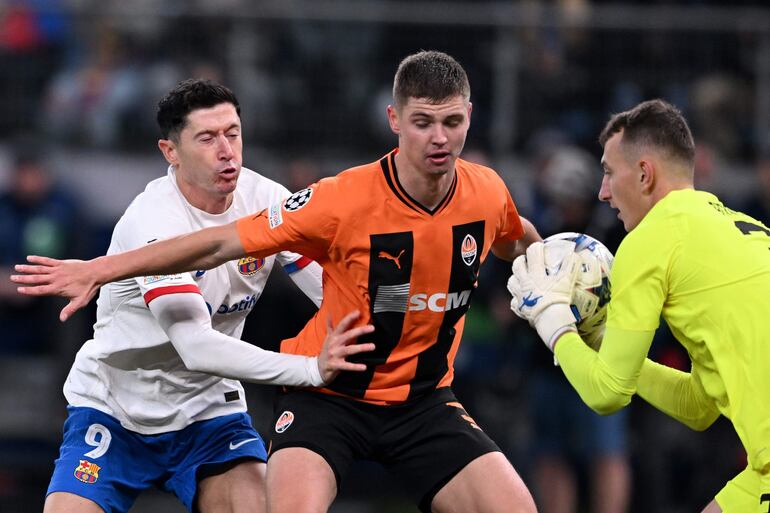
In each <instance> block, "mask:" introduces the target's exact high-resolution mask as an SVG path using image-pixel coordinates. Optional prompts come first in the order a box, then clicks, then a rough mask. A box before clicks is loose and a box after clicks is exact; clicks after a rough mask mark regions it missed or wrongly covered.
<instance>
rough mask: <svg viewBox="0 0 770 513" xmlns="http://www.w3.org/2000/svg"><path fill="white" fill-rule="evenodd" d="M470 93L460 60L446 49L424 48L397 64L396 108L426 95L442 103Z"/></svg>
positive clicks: (394, 82)
mask: <svg viewBox="0 0 770 513" xmlns="http://www.w3.org/2000/svg"><path fill="white" fill-rule="evenodd" d="M457 95H459V96H462V97H463V98H465V99H466V100H467V99H469V98H470V96H471V86H470V84H469V83H468V75H466V73H465V70H464V69H463V67H462V66H460V63H458V62H457V61H456V60H454V59H453V58H452V57H450V56H449V55H447V54H445V53H443V52H436V51H425V50H423V51H421V52H417V53H415V54H412V55H409V56H408V57H406V58H405V59H404V60H402V61H401V64H399V65H398V70H397V71H396V76H395V78H394V79H393V100H394V101H395V104H396V106H397V107H400V106H402V105H404V104H406V103H407V102H408V101H409V98H427V99H428V100H430V101H431V102H433V103H439V102H442V101H443V100H446V99H447V98H451V97H453V96H457Z"/></svg>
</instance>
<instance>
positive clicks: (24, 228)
mask: <svg viewBox="0 0 770 513" xmlns="http://www.w3.org/2000/svg"><path fill="white" fill-rule="evenodd" d="M27 144H29V143H22V144H21V145H20V146H17V147H16V148H15V157H14V159H13V163H12V167H13V168H12V170H11V179H10V188H9V190H8V191H6V192H4V193H2V194H1V195H0V240H2V241H3V243H2V244H1V245H0V325H2V326H3V342H2V343H1V344H0V352H2V353H5V354H39V353H42V352H45V351H47V350H49V349H51V347H50V345H49V344H51V343H54V342H55V341H52V340H51V339H52V338H53V334H54V333H55V332H56V329H55V326H56V323H57V321H56V319H57V318H58V309H59V308H60V307H61V306H62V305H61V302H60V301H58V300H56V299H53V298H32V297H29V296H22V295H20V294H17V293H16V287H15V286H14V285H13V284H12V283H11V282H10V280H9V278H8V276H9V275H10V274H11V273H12V270H13V267H12V266H13V264H18V263H22V262H24V261H25V260H26V256H27V255H47V256H52V257H54V258H63V257H71V256H73V255H78V251H77V250H76V249H77V248H76V244H75V239H76V233H77V232H78V231H82V230H83V227H82V226H81V225H80V224H79V222H78V212H77V207H76V204H75V200H74V198H73V197H72V196H70V194H69V193H68V192H67V191H66V190H64V188H62V187H60V186H59V185H58V184H57V183H56V182H55V181H54V178H53V177H52V175H51V173H50V172H49V169H48V167H47V164H46V162H45V160H44V156H43V155H42V154H41V153H39V151H40V145H39V143H38V144H29V146H27Z"/></svg>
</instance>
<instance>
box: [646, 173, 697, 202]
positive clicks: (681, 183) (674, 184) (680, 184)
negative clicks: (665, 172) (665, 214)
mask: <svg viewBox="0 0 770 513" xmlns="http://www.w3.org/2000/svg"><path fill="white" fill-rule="evenodd" d="M694 188H695V187H694V185H693V183H692V181H690V180H675V179H673V180H668V181H667V182H665V183H661V184H659V186H658V187H655V189H654V190H653V191H652V194H650V199H651V200H652V205H654V204H656V203H657V202H659V201H660V200H662V199H663V198H665V197H666V196H668V193H669V192H672V191H682V190H686V189H694Z"/></svg>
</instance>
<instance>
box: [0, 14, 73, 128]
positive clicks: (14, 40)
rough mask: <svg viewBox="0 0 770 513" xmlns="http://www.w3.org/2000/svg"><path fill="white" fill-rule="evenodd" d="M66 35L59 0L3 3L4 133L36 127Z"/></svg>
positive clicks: (0, 78)
mask: <svg viewBox="0 0 770 513" xmlns="http://www.w3.org/2000/svg"><path fill="white" fill-rule="evenodd" d="M66 35H67V22H66V17H65V15H64V13H63V12H62V8H61V6H60V1H59V0H10V1H4V2H0V99H1V100H2V101H0V134H3V133H10V132H18V130H20V129H31V128H33V124H34V121H35V120H36V119H37V112H38V109H39V107H38V105H39V97H40V94H41V93H42V91H43V89H44V87H45V83H46V81H47V80H48V76H49V73H50V70H51V68H52V67H54V66H55V65H56V63H57V61H58V59H59V57H60V52H61V51H62V48H63V46H64V42H65V36H66Z"/></svg>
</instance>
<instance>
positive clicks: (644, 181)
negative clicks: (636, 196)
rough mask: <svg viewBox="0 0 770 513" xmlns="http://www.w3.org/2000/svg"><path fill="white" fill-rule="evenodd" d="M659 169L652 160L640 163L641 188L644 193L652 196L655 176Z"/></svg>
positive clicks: (643, 160) (644, 160)
mask: <svg viewBox="0 0 770 513" xmlns="http://www.w3.org/2000/svg"><path fill="white" fill-rule="evenodd" d="M656 173H657V169H656V167H655V163H654V162H653V161H652V160H647V159H642V160H640V161H639V186H640V188H641V190H642V192H643V193H645V194H650V193H651V192H652V190H653V188H654V187H655V179H656V178H657V177H656V176H655V175H656Z"/></svg>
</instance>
